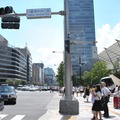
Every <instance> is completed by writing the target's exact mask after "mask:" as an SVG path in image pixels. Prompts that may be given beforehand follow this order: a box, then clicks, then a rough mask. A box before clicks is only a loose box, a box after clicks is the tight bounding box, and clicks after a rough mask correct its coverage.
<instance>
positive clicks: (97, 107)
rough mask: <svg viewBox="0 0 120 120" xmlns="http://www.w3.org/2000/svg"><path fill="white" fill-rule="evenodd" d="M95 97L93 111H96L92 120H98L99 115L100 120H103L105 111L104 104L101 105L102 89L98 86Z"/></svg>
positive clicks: (94, 93)
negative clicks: (103, 111)
mask: <svg viewBox="0 0 120 120" xmlns="http://www.w3.org/2000/svg"><path fill="white" fill-rule="evenodd" d="M93 96H94V99H95V101H94V103H93V106H92V111H95V118H92V120H98V114H99V120H102V114H101V111H102V110H103V107H102V103H101V97H102V93H101V88H100V85H96V87H95V92H93Z"/></svg>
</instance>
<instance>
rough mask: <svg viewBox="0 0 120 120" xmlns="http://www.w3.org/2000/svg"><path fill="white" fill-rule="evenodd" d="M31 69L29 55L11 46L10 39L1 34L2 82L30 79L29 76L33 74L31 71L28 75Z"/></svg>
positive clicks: (0, 62) (0, 60)
mask: <svg viewBox="0 0 120 120" xmlns="http://www.w3.org/2000/svg"><path fill="white" fill-rule="evenodd" d="M29 57H30V56H29ZM30 69H31V67H29V68H28V62H27V57H26V56H25V55H24V54H23V53H22V52H21V51H20V50H19V49H18V48H15V47H12V46H9V45H8V41H7V40H6V39H5V38H4V37H2V36H1V35H0V82H5V81H6V80H7V79H18V80H27V81H29V80H30V79H27V78H31V75H32V74H31V73H30V74H29V76H28V72H31V70H30ZM28 70H30V71H28Z"/></svg>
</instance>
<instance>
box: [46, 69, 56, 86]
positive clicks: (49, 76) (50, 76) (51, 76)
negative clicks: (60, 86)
mask: <svg viewBox="0 0 120 120" xmlns="http://www.w3.org/2000/svg"><path fill="white" fill-rule="evenodd" d="M55 80H56V78H55V72H54V71H53V69H52V68H49V67H47V68H45V84H46V85H48V86H50V85H53V84H54V83H55V82H56V81H55Z"/></svg>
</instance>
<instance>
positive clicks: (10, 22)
mask: <svg viewBox="0 0 120 120" xmlns="http://www.w3.org/2000/svg"><path fill="white" fill-rule="evenodd" d="M19 22H20V17H16V16H15V17H3V18H2V23H1V28H3V29H19V27H20V24H19Z"/></svg>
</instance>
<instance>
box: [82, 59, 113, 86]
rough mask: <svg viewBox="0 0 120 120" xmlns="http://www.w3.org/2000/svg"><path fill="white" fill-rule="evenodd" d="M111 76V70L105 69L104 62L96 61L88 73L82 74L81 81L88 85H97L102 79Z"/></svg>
mask: <svg viewBox="0 0 120 120" xmlns="http://www.w3.org/2000/svg"><path fill="white" fill-rule="evenodd" d="M110 74H111V70H110V69H108V68H107V65H106V63H105V62H104V61H98V62H96V63H95V64H94V67H93V68H92V70H91V71H90V72H84V74H83V76H82V77H83V80H84V82H85V83H88V84H98V83H99V82H100V79H101V78H102V77H106V76H108V75H110Z"/></svg>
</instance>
